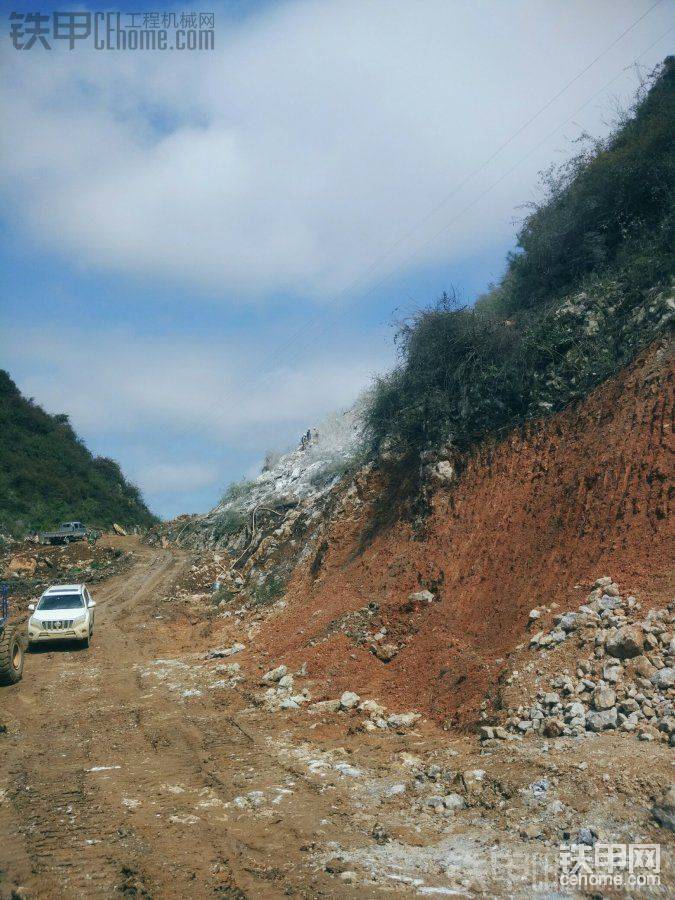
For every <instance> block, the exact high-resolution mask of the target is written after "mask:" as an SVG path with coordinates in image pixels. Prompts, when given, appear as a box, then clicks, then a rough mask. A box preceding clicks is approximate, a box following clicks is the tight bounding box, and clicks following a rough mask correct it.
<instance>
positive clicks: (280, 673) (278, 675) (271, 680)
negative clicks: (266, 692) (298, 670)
mask: <svg viewBox="0 0 675 900" xmlns="http://www.w3.org/2000/svg"><path fill="white" fill-rule="evenodd" d="M287 672H288V668H287V667H286V666H277V667H276V669H270V671H269V672H266V673H265V674H264V675H263V677H262V682H263V684H276V683H277V682H278V681H281V679H282V678H283V677H284V675H285V674H286V673H287Z"/></svg>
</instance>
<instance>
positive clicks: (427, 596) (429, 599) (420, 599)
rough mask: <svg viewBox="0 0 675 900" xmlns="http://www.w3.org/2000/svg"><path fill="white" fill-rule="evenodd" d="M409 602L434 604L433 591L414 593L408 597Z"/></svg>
mask: <svg viewBox="0 0 675 900" xmlns="http://www.w3.org/2000/svg"><path fill="white" fill-rule="evenodd" d="M408 600H410V602H411V603H433V602H434V595H433V594H432V593H431V591H427V590H424V591H413V593H412V594H409V595H408Z"/></svg>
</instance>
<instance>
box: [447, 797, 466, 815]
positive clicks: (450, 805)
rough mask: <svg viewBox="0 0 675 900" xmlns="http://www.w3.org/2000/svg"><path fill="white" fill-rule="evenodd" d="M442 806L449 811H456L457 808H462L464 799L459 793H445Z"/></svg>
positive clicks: (464, 804)
mask: <svg viewBox="0 0 675 900" xmlns="http://www.w3.org/2000/svg"><path fill="white" fill-rule="evenodd" d="M443 806H444V807H445V808H446V809H449V810H450V811H451V812H456V811H457V810H458V809H464V807H465V806H466V801H465V799H464V797H462V796H461V795H460V794H456V793H452V794H446V796H445V797H443Z"/></svg>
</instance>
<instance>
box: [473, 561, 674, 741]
mask: <svg viewBox="0 0 675 900" xmlns="http://www.w3.org/2000/svg"><path fill="white" fill-rule="evenodd" d="M537 612H538V611H537V610H533V611H532V613H531V614H530V619H531V621H536V620H537V619H538V618H539V616H538V615H536V613H537ZM553 621H554V628H553V629H551V630H550V631H539V632H537V633H536V634H535V635H533V637H532V638H531V640H530V644H529V645H530V648H534V649H538V650H539V651H540V653H541V654H543V655H545V654H548V652H549V651H550V650H552V649H553V648H555V647H557V646H559V645H561V644H563V643H564V642H572V641H574V642H575V647H576V649H578V651H579V658H578V659H577V660H576V665H575V667H574V671H571V670H570V669H565V670H563V671H562V672H561V673H560V674H559V675H556V676H555V677H553V678H552V679H551V680H550V689H549V690H544V689H539V690H538V691H537V693H536V697H535V698H533V700H532V703H531V705H530V706H525V705H520V706H518V707H517V708H513V707H512V708H510V709H508V719H507V721H506V723H505V727H504V726H497V727H490V726H487V725H484V726H482V728H481V736H482V738H483V739H484V740H489V739H493V738H497V739H502V740H503V739H509V738H510V739H513V737H514V736H516V735H521V736H522V735H526V734H528V733H529V732H536V733H538V734H542V735H545V736H546V737H558V736H566V737H574V736H577V737H579V736H581V735H584V734H585V733H586V732H602V731H608V730H618V731H619V732H626V733H634V734H636V735H637V736H638V738H639V739H640V740H643V741H661V742H664V743H669V744H670V746H675V603H671V604H670V605H669V606H668V608H667V609H660V610H657V609H651V610H649V612H648V613H647V614H646V615H642V612H641V604H640V603H638V602H637V601H636V600H635V598H634V597H627V598H625V599H624V598H622V597H621V595H620V592H619V588H618V585H617V584H615V583H614V582H613V581H612V579H611V578H609V577H607V576H606V577H603V578H599V579H598V580H597V581H596V582H595V584H594V586H593V590H592V591H591V593H590V594H589V595H588V597H587V598H586V602H585V603H584V604H583V605H582V606H580V607H579V609H578V611H577V612H567V613H562V614H560V615H556V616H555V617H554V620H553ZM519 677H520V673H519V672H517V671H516V672H512V673H511V675H510V677H509V678H508V679H507V684H512V683H513V682H514V681H515V680H517V679H518V678H519Z"/></svg>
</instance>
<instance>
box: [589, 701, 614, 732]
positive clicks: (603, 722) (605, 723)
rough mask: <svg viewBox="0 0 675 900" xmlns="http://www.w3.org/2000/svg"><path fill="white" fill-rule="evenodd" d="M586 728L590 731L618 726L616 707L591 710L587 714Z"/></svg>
mask: <svg viewBox="0 0 675 900" xmlns="http://www.w3.org/2000/svg"><path fill="white" fill-rule="evenodd" d="M586 728H587V729H588V730H589V731H605V730H607V729H609V728H616V707H615V706H613V707H612V708H611V709H602V710H590V711H589V712H588V713H587V714H586Z"/></svg>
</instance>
